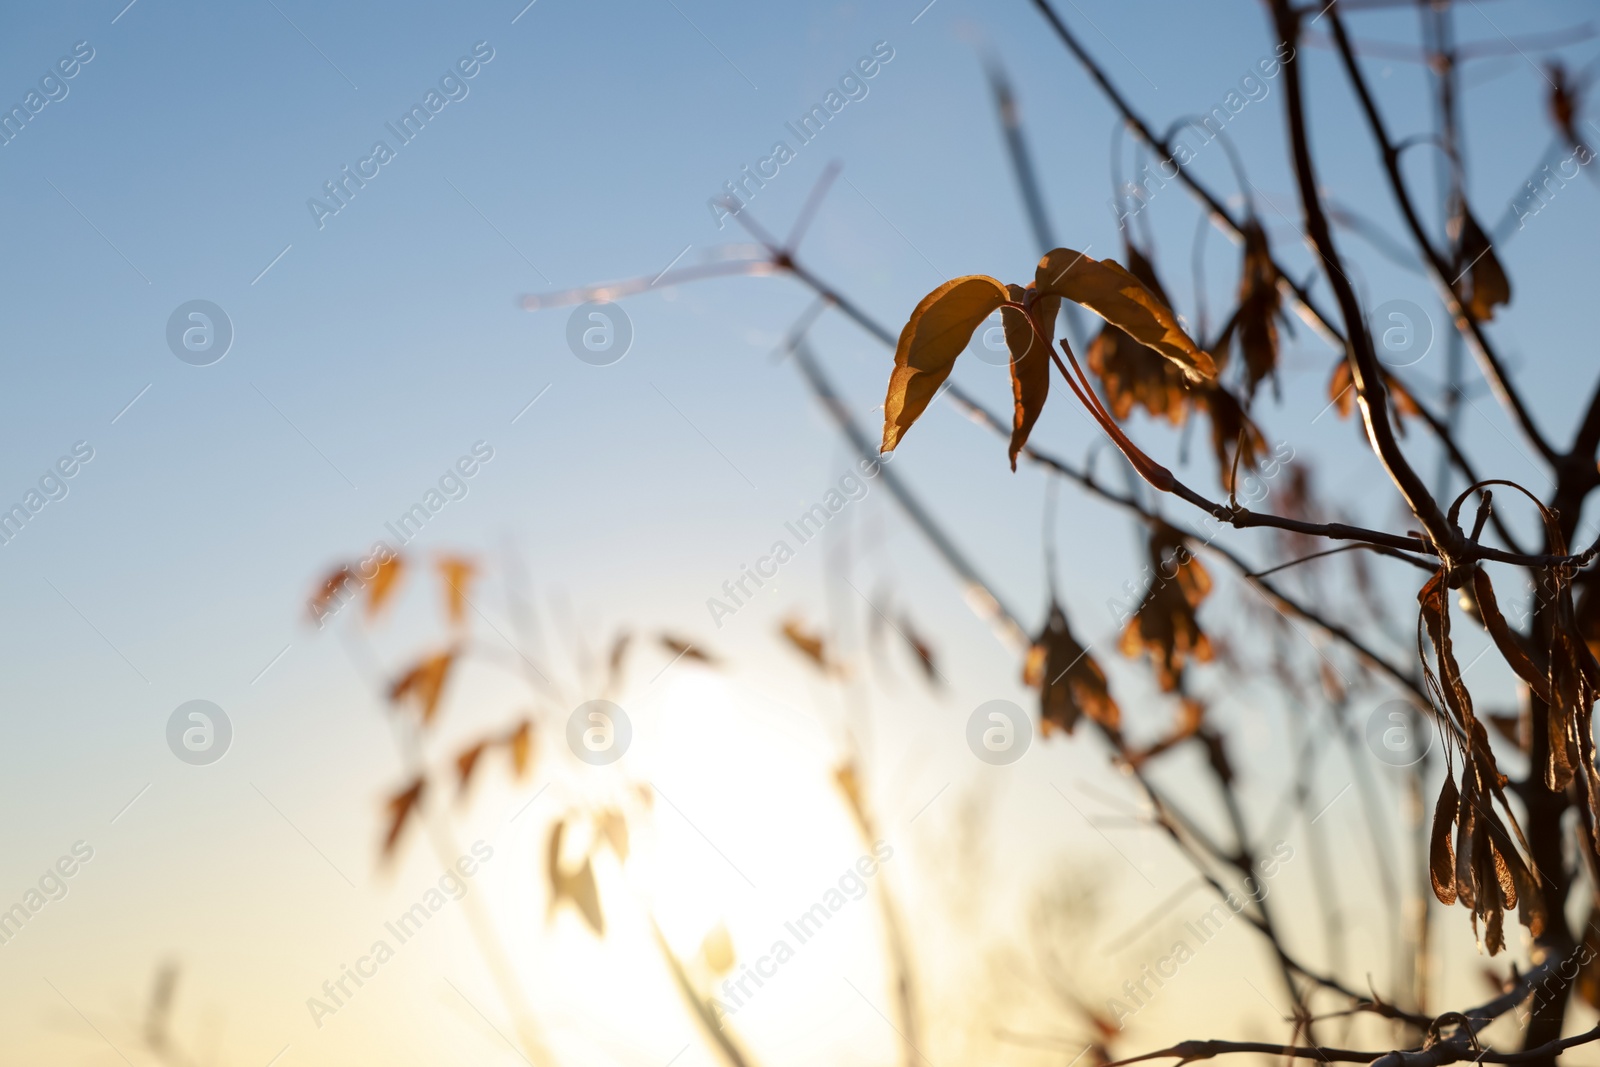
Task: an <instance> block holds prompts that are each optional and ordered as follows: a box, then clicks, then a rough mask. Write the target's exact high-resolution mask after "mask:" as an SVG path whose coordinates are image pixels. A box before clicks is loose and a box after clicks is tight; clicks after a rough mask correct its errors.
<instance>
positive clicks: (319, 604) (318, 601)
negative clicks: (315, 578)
mask: <svg viewBox="0 0 1600 1067" xmlns="http://www.w3.org/2000/svg"><path fill="white" fill-rule="evenodd" d="M354 578H355V576H354V575H353V574H351V573H350V568H349V567H347V566H341V567H339V568H337V569H336V570H334V572H333V573H332V574H329V575H328V576H327V577H326V578H324V579H323V580H322V584H321V585H320V586H319V587H318V588H317V591H316V592H315V593H313V594H312V596H311V600H310V603H309V605H308V606H309V607H310V609H311V620H312V621H313V622H318V623H320V622H321V621H322V618H323V616H325V615H327V614H328V606H329V605H330V604H332V603H333V601H334V599H335V598H337V597H338V596H339V595H340V594H341V593H343V592H344V590H345V587H346V586H348V585H349V584H350V583H351V581H353V580H354Z"/></svg>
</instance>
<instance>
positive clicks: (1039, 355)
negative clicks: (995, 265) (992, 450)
mask: <svg viewBox="0 0 1600 1067" xmlns="http://www.w3.org/2000/svg"><path fill="white" fill-rule="evenodd" d="M1006 289H1007V291H1008V292H1009V293H1010V294H1011V300H1012V301H1013V302H1014V303H1018V304H1022V305H1024V306H1025V307H1027V308H1028V313H1027V314H1026V315H1024V314H1023V313H1022V312H1020V311H1017V310H1015V309H1014V308H1005V309H1003V310H1002V311H1001V315H1000V318H1001V322H1002V323H1003V324H1004V326H1005V334H1006V348H1007V349H1008V350H1009V351H1010V353H1011V399H1012V407H1013V412H1012V420H1011V469H1012V470H1016V469H1017V456H1018V454H1020V453H1021V452H1022V446H1023V445H1025V444H1027V443H1028V435H1029V434H1030V433H1032V432H1033V425H1034V423H1036V422H1038V421H1039V415H1040V413H1041V412H1043V411H1044V402H1045V398H1046V397H1048V396H1049V395H1050V362H1051V361H1050V351H1049V346H1050V343H1051V342H1052V341H1053V340H1054V339H1055V332H1056V315H1057V314H1058V313H1059V312H1060V311H1061V298H1060V297H1059V296H1038V295H1037V293H1036V292H1035V291H1034V289H1033V287H1032V286H1031V285H1030V286H1029V287H1028V288H1026V289H1024V288H1023V287H1022V286H1020V285H1008V286H1006ZM1041 338H1042V340H1041Z"/></svg>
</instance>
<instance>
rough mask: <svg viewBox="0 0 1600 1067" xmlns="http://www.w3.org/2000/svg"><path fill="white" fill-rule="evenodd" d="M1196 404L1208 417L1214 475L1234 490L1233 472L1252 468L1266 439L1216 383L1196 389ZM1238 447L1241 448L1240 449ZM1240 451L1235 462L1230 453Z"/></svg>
mask: <svg viewBox="0 0 1600 1067" xmlns="http://www.w3.org/2000/svg"><path fill="white" fill-rule="evenodd" d="M1195 403H1196V405H1197V406H1200V407H1204V408H1205V409H1206V413H1207V414H1208V415H1210V416H1211V448H1212V451H1213V452H1214V453H1215V454H1216V457H1217V471H1218V478H1219V479H1220V480H1221V482H1222V487H1223V488H1224V489H1226V490H1228V492H1230V493H1231V492H1233V491H1234V485H1233V479H1234V473H1235V471H1236V470H1237V471H1250V470H1254V469H1255V466H1256V464H1257V463H1259V462H1260V461H1261V457H1263V456H1265V455H1266V454H1267V439H1266V438H1265V437H1262V436H1261V431H1260V430H1259V429H1258V428H1257V427H1256V424H1255V423H1254V422H1252V421H1251V420H1250V416H1248V415H1246V414H1245V412H1244V408H1243V406H1241V405H1240V403H1239V401H1238V400H1237V399H1235V398H1234V395H1233V394H1232V393H1230V392H1228V391H1227V390H1226V389H1224V388H1222V386H1220V385H1216V386H1212V387H1210V388H1206V389H1201V390H1198V391H1197V393H1196V396H1195ZM1241 449H1242V451H1241ZM1236 452H1237V453H1240V455H1239V460H1238V462H1237V463H1235V462H1234V454H1235V453H1236Z"/></svg>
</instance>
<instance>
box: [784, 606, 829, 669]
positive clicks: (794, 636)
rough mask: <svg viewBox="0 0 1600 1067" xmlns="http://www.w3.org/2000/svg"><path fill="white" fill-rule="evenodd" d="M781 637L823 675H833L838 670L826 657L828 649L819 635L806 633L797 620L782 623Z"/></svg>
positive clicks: (787, 620)
mask: <svg viewBox="0 0 1600 1067" xmlns="http://www.w3.org/2000/svg"><path fill="white" fill-rule="evenodd" d="M783 636H784V637H785V638H787V639H788V641H789V644H791V645H793V646H794V647H795V649H796V650H798V651H799V652H800V654H801V655H803V656H805V657H806V659H808V660H810V661H811V662H812V663H814V664H816V666H817V669H818V670H820V671H822V672H823V673H824V674H833V673H835V672H836V671H837V670H838V665H837V664H835V663H834V662H833V660H832V659H830V658H829V657H828V647H827V645H826V644H825V643H824V642H823V640H822V637H821V635H819V634H815V633H811V632H809V631H807V630H806V629H805V627H804V626H803V625H802V624H801V623H800V621H799V620H798V619H786V620H785V621H784V623H783Z"/></svg>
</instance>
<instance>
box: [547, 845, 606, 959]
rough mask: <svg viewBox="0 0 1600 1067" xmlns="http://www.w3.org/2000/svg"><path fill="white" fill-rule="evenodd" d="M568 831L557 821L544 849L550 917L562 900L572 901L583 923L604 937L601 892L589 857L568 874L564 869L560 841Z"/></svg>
mask: <svg viewBox="0 0 1600 1067" xmlns="http://www.w3.org/2000/svg"><path fill="white" fill-rule="evenodd" d="M566 829H567V824H566V823H565V822H564V821H559V820H558V821H557V822H556V824H555V825H554V826H552V827H551V828H550V838H549V842H548V844H547V846H546V849H545V875H546V877H547V878H548V880H549V883H550V907H549V910H548V914H549V915H550V916H552V917H553V916H554V915H555V912H556V909H557V908H558V907H560V906H561V903H562V901H570V902H571V903H572V906H573V907H575V908H576V909H577V910H578V914H580V915H582V916H583V921H584V922H586V923H588V924H589V929H591V930H593V931H594V932H595V934H596V935H598V936H600V937H604V936H605V932H606V921H605V916H604V915H603V914H601V911H600V891H599V889H598V887H596V885H595V881H594V867H593V866H592V865H591V864H590V862H589V857H588V856H585V857H584V858H583V862H582V863H581V864H579V866H578V868H577V870H575V871H571V872H568V871H566V870H564V869H563V868H562V866H561V840H562V837H563V835H564V834H565V833H566Z"/></svg>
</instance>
